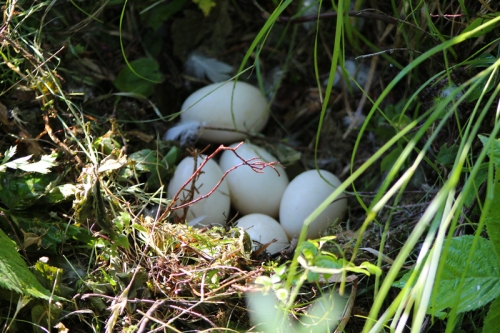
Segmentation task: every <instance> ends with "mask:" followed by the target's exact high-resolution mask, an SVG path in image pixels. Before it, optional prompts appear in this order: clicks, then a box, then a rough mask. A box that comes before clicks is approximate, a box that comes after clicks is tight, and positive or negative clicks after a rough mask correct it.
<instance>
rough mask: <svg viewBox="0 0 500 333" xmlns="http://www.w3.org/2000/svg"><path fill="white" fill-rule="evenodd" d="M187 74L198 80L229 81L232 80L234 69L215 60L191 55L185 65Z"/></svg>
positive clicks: (199, 55)
mask: <svg viewBox="0 0 500 333" xmlns="http://www.w3.org/2000/svg"><path fill="white" fill-rule="evenodd" d="M184 66H185V68H186V73H188V74H189V75H192V76H194V77H197V78H198V79H204V78H205V77H206V78H208V79H209V80H210V81H212V82H221V81H227V80H229V79H230V78H231V72H232V71H233V67H232V66H230V65H228V64H226V63H225V62H222V61H219V60H217V59H214V58H209V57H205V56H202V55H201V54H197V53H191V54H190V55H189V57H188V59H187V60H186V63H185V64H184Z"/></svg>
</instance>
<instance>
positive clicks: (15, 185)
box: [0, 173, 58, 209]
mask: <svg viewBox="0 0 500 333" xmlns="http://www.w3.org/2000/svg"><path fill="white" fill-rule="evenodd" d="M57 179H58V176H57V175H56V174H53V173H52V174H48V175H43V174H42V175H40V174H36V173H30V174H25V175H22V176H19V175H17V174H11V173H6V174H2V176H0V180H1V185H0V202H2V203H3V204H4V205H5V206H7V207H8V208H9V209H21V208H22V209H25V208H27V207H29V206H32V205H33V204H34V203H35V202H36V201H37V200H38V199H40V198H41V197H43V196H45V195H46V194H47V193H48V192H49V191H50V190H51V189H52V188H53V187H54V186H56V185H57Z"/></svg>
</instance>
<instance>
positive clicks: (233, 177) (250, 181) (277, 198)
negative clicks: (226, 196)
mask: <svg viewBox="0 0 500 333" xmlns="http://www.w3.org/2000/svg"><path fill="white" fill-rule="evenodd" d="M236 145H237V144H233V145H231V147H232V148H234V147H236ZM236 152H237V153H238V155H239V156H240V157H242V158H243V159H245V160H249V159H251V158H254V157H257V159H255V160H252V161H251V163H255V162H257V163H258V162H261V163H262V162H276V161H277V158H276V157H274V156H273V155H271V154H269V153H268V152H267V151H265V150H264V149H262V148H260V147H258V146H255V145H253V144H250V143H244V144H243V145H241V146H240V147H239V148H238V149H237V150H236ZM241 163H242V161H241V159H239V158H238V157H237V156H236V155H235V154H234V152H232V151H229V150H226V151H225V152H224V153H222V156H221V158H220V161H219V165H220V167H221V169H222V171H223V172H226V171H227V170H229V169H231V168H233V167H235V166H237V165H239V164H241ZM274 168H275V169H273V168H271V167H266V168H264V169H263V170H262V172H260V173H257V172H255V171H253V170H252V168H250V167H249V166H248V165H241V166H239V167H237V168H236V169H235V170H232V171H231V172H229V173H228V175H227V176H226V180H227V182H228V185H229V190H230V191H231V203H232V204H233V207H234V208H235V209H236V210H238V211H239V212H240V213H241V214H243V215H246V214H252V213H261V214H266V215H269V216H271V217H274V218H277V217H278V215H279V207H280V202H281V197H282V196H283V192H284V191H285V188H286V187H287V185H288V176H287V175H286V172H285V170H284V169H283V168H282V167H281V166H279V165H275V166H274ZM276 171H277V172H276Z"/></svg>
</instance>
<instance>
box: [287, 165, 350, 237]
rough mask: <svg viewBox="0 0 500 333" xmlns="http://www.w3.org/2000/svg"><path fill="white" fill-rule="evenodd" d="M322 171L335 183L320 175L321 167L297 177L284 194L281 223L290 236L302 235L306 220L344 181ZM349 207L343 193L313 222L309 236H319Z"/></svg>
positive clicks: (342, 215)
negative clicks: (341, 181)
mask: <svg viewBox="0 0 500 333" xmlns="http://www.w3.org/2000/svg"><path fill="white" fill-rule="evenodd" d="M320 172H321V175H322V176H323V177H324V178H325V179H326V180H327V181H328V182H329V183H330V184H332V185H333V186H331V185H330V184H328V183H327V182H325V181H324V180H323V179H322V178H321V177H320V175H319V174H318V170H309V171H306V172H303V173H301V174H299V175H298V176H297V177H295V178H294V179H293V180H292V181H291V182H290V184H289V185H288V187H287V188H286V190H285V193H283V197H282V198H281V204H280V222H281V225H282V226H283V229H285V232H286V234H287V235H288V238H289V239H292V237H293V236H295V235H296V236H299V235H300V231H301V230H302V226H303V224H304V220H305V219H306V218H307V217H308V216H309V215H310V214H311V213H312V212H313V211H314V210H315V209H316V208H318V206H319V205H320V204H321V203H322V202H323V201H324V200H325V199H326V198H327V197H328V196H329V195H330V194H332V193H333V191H334V190H335V189H336V187H338V186H339V185H340V184H341V183H340V180H339V179H338V178H337V176H335V175H334V174H332V173H330V172H328V171H325V170H320ZM342 198H343V199H342ZM339 199H340V200H339ZM346 207H347V200H346V199H345V195H344V194H341V195H340V196H339V197H337V199H336V200H335V201H334V202H333V203H331V204H330V205H328V207H327V208H326V209H325V210H324V211H323V212H322V213H321V214H320V215H319V216H318V217H317V218H315V219H314V220H313V221H312V222H311V224H310V225H309V229H308V232H307V238H319V237H320V236H321V233H322V232H323V231H325V230H326V228H327V227H328V226H329V225H330V224H331V223H332V222H335V221H336V220H337V219H342V218H343V217H344V214H345V210H346Z"/></svg>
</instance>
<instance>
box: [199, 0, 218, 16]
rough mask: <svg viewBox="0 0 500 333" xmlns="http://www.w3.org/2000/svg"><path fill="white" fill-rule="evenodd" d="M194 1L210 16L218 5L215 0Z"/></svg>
mask: <svg viewBox="0 0 500 333" xmlns="http://www.w3.org/2000/svg"><path fill="white" fill-rule="evenodd" d="M193 2H194V3H195V4H197V5H198V7H199V8H200V9H201V11H202V12H203V15H205V16H208V15H209V14H210V11H211V10H212V8H213V7H215V5H216V4H215V2H214V1H213V0H193Z"/></svg>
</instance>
